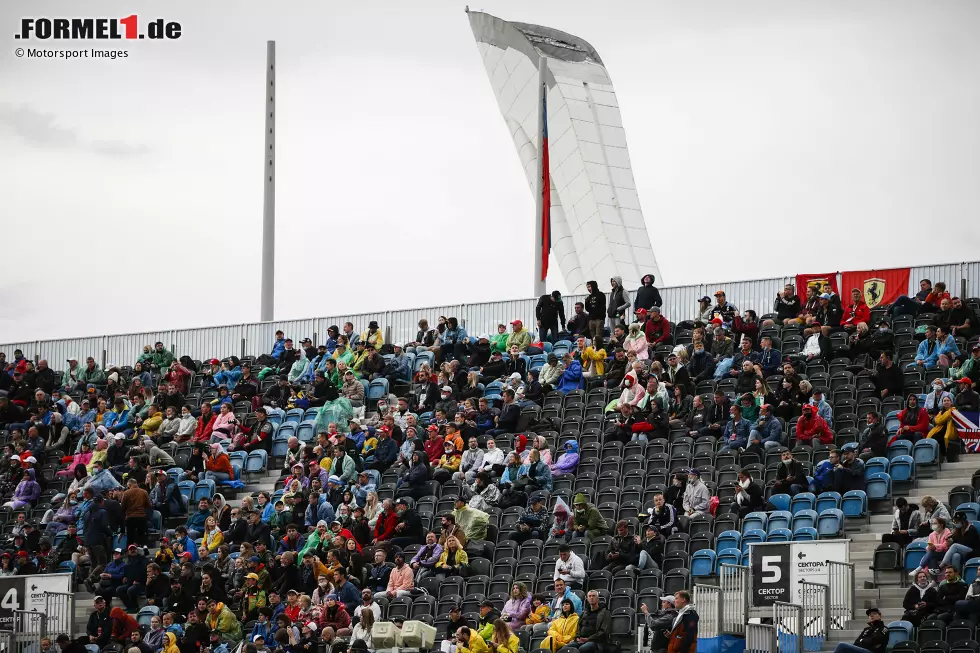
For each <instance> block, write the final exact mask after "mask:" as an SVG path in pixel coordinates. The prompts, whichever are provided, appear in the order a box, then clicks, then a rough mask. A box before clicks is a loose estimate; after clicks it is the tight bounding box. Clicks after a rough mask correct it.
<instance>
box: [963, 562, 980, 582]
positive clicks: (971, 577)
mask: <svg viewBox="0 0 980 653" xmlns="http://www.w3.org/2000/svg"><path fill="white" fill-rule="evenodd" d="M978 570H980V558H970V559H969V560H967V561H966V564H965V565H963V582H964V583H966V584H967V585H969V584H971V583H972V582H973V581H975V580H976V579H977V571H978Z"/></svg>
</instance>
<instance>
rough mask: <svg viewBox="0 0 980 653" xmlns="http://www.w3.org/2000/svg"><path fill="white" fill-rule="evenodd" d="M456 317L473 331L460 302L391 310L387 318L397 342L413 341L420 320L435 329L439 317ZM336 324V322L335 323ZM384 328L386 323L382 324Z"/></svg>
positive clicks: (467, 328) (466, 327)
mask: <svg viewBox="0 0 980 653" xmlns="http://www.w3.org/2000/svg"><path fill="white" fill-rule="evenodd" d="M440 316H442V317H447V318H449V317H455V318H456V319H457V320H459V322H460V324H461V325H462V326H463V328H464V329H466V332H467V333H471V331H470V326H469V321H468V320H467V319H466V315H465V314H464V312H463V307H462V306H461V305H460V304H446V305H443V306H429V307H427V308H410V309H407V310H403V311H390V312H389V313H388V316H387V318H385V319H386V320H387V321H388V326H389V327H390V331H389V333H390V335H391V342H392V344H394V343H396V342H412V341H413V340H415V336H416V335H418V331H419V320H421V319H422V318H425V319H426V320H427V321H428V322H429V328H430V329H435V328H436V326H437V325H438V324H439V317H440ZM334 324H336V322H335V323H334ZM381 326H382V328H384V326H385V325H384V324H382V325H381Z"/></svg>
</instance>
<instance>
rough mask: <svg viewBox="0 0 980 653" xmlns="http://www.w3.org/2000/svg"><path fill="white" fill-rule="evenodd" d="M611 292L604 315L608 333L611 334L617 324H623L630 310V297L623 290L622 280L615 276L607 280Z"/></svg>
mask: <svg viewBox="0 0 980 653" xmlns="http://www.w3.org/2000/svg"><path fill="white" fill-rule="evenodd" d="M609 283H610V285H611V286H612V290H610V291H609V300H608V301H607V303H606V315H607V316H608V317H609V331H610V332H612V330H613V329H614V328H616V325H617V324H623V323H624V322H623V321H624V319H625V316H626V314H627V313H628V311H629V308H630V295H629V293H628V292H627V291H626V289H625V288H623V278H622V277H619V276H616V277H613V278H611V279H610V280H609Z"/></svg>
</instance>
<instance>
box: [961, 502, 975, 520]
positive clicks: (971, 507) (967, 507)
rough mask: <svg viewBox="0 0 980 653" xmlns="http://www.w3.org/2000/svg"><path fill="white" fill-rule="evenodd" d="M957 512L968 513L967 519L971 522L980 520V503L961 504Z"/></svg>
mask: <svg viewBox="0 0 980 653" xmlns="http://www.w3.org/2000/svg"><path fill="white" fill-rule="evenodd" d="M956 510H962V511H963V512H965V513H966V518H967V519H969V520H970V521H971V522H973V521H977V520H978V519H980V503H975V502H973V501H971V502H969V503H961V504H960V505H958V506H956Z"/></svg>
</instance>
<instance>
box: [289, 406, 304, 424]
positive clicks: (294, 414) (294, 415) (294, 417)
mask: <svg viewBox="0 0 980 653" xmlns="http://www.w3.org/2000/svg"><path fill="white" fill-rule="evenodd" d="M305 415H306V412H305V411H304V410H303V409H302V408H291V409H290V410H287V411H286V420H285V422H286V424H299V423H300V422H302V421H303V417H304V416H305Z"/></svg>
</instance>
